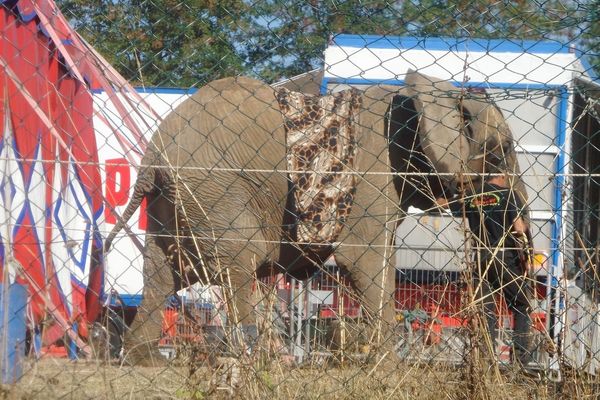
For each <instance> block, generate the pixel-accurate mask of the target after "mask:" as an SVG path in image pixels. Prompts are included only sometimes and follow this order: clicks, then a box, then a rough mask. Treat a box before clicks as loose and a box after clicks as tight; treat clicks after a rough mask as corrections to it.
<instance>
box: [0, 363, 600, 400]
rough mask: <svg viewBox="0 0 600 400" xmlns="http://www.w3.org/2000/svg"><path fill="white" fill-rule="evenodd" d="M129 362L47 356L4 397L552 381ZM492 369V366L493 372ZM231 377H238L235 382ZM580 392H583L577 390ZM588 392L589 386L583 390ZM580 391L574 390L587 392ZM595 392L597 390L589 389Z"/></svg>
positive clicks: (518, 389) (434, 395)
mask: <svg viewBox="0 0 600 400" xmlns="http://www.w3.org/2000/svg"><path fill="white" fill-rule="evenodd" d="M229 362H230V364H227V362H224V363H221V364H219V367H215V366H212V367H209V366H208V365H207V364H206V363H203V364H201V365H199V366H198V367H196V368H190V364H189V363H188V364H187V365H179V366H175V365H169V366H164V367H127V366H119V365H107V364H103V363H98V362H90V361H70V360H67V359H58V358H46V359H42V360H40V361H37V362H32V361H28V364H27V366H26V367H25V374H24V376H23V378H22V379H21V381H20V382H19V383H18V384H16V385H14V386H4V387H3V391H2V396H1V398H4V399H11V400H12V399H43V400H50V399H148V400H149V399H209V398H211V399H212V398H215V399H227V398H240V399H467V398H482V399H483V398H490V399H492V398H493V399H511V400H515V399H527V398H529V399H545V398H547V399H550V398H569V396H567V397H565V395H564V393H563V394H562V395H561V396H560V397H556V396H555V395H551V394H550V391H549V390H548V387H547V385H546V384H545V383H543V382H540V381H536V380H531V379H525V378H522V377H517V376H515V375H512V376H511V375H510V374H509V375H499V376H495V377H494V376H493V375H494V374H491V377H490V376H488V377H482V378H480V379H476V380H475V382H476V384H475V386H472V385H471V386H469V383H468V381H469V379H468V377H466V376H465V370H466V369H465V368H464V366H454V367H450V366H444V365H440V364H436V365H412V366H410V365H405V364H394V363H391V362H387V361H386V360H385V359H384V360H379V361H378V362H372V363H365V364H357V363H354V364H352V365H348V366H339V365H338V366H331V365H330V366H324V365H321V366H317V365H305V366H301V367H293V368H292V367H285V366H284V365H283V364H281V363H274V362H270V363H264V362H263V363H257V362H248V363H246V364H240V363H239V362H233V361H231V360H230V361H229ZM488 375H489V374H488ZM232 381H234V382H233V383H232ZM572 394H573V395H575V394H576V393H575V392H574V393H572ZM579 394H582V393H579ZM585 397H586V396H583V397H581V396H577V397H573V398H585ZM588 398H593V397H588Z"/></svg>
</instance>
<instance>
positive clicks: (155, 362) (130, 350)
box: [121, 340, 169, 367]
mask: <svg viewBox="0 0 600 400" xmlns="http://www.w3.org/2000/svg"><path fill="white" fill-rule="evenodd" d="M168 363H169V360H168V359H167V358H166V357H165V356H164V355H162V354H161V353H160V351H159V350H158V341H157V340H153V341H146V342H141V341H138V340H126V341H125V344H124V346H123V353H122V358H121V364H122V365H129V366H140V367H162V366H166V365H167V364H168Z"/></svg>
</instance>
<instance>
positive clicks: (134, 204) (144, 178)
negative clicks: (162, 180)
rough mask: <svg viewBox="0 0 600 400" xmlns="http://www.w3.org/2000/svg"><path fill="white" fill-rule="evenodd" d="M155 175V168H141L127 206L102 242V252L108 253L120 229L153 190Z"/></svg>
mask: <svg viewBox="0 0 600 400" xmlns="http://www.w3.org/2000/svg"><path fill="white" fill-rule="evenodd" d="M155 175H156V170H155V168H152V167H143V168H142V169H141V170H140V173H139V175H138V177H137V180H136V182H135V186H134V188H133V195H132V196H131V200H130V201H129V204H127V207H126V208H125V211H124V212H123V215H121V216H120V217H118V221H117V223H116V225H115V227H114V228H113V229H112V230H111V231H110V233H109V234H108V236H107V237H106V240H105V241H104V251H106V252H108V251H109V250H110V246H111V244H112V242H113V240H114V239H115V237H116V236H117V234H118V233H119V232H120V231H121V229H123V228H125V227H126V225H127V222H128V221H129V219H130V218H131V216H132V215H133V213H135V211H136V210H137V209H138V208H139V207H140V205H141V204H142V200H144V197H146V195H147V194H149V193H151V192H152V191H153V190H154V189H155V187H156V186H155Z"/></svg>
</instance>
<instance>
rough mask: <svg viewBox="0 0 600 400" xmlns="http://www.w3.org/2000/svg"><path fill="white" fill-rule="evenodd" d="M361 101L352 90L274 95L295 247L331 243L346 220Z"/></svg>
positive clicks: (353, 179)
mask: <svg viewBox="0 0 600 400" xmlns="http://www.w3.org/2000/svg"><path fill="white" fill-rule="evenodd" d="M361 100H362V98H361V96H360V92H358V91H357V90H354V89H351V90H345V91H342V92H338V93H335V94H332V95H328V96H309V95H305V94H303V93H297V92H292V91H289V90H287V89H279V90H278V92H277V101H278V103H279V107H280V109H281V112H282V116H283V119H284V124H285V128H286V133H287V138H286V140H287V161H288V167H289V171H290V172H289V174H290V179H291V181H292V183H293V185H294V200H295V204H296V215H297V240H298V241H299V242H304V243H318V244H324V243H325V244H327V243H333V242H335V241H336V239H337V237H338V235H339V234H340V232H341V230H342V228H343V226H344V223H345V221H346V218H347V217H348V215H349V214H350V210H351V207H352V202H353V199H354V193H355V190H356V176H355V174H354V172H355V171H354V161H355V158H356V151H357V146H356V140H355V131H356V124H357V119H358V113H359V111H360V107H361Z"/></svg>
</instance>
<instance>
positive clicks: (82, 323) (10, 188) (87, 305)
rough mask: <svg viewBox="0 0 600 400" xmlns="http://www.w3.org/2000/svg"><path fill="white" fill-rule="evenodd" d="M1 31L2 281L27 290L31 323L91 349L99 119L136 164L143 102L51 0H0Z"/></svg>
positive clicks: (96, 280)
mask: <svg viewBox="0 0 600 400" xmlns="http://www.w3.org/2000/svg"><path fill="white" fill-rule="evenodd" d="M0 32H1V34H2V35H1V37H0V121H1V128H0V203H1V206H0V269H1V273H0V279H1V280H2V282H4V283H12V282H18V283H22V284H24V285H26V286H27V287H28V292H29V296H30V299H29V303H28V304H29V307H28V310H29V316H30V319H29V320H30V323H31V325H32V326H33V325H35V324H39V323H40V322H41V321H49V320H50V321H52V323H50V324H47V323H46V324H45V326H46V328H45V329H44V333H43V341H44V343H45V344H51V343H53V342H54V341H55V340H56V339H58V338H59V337H62V336H63V335H64V334H65V332H67V333H68V334H69V335H70V336H71V339H72V340H73V341H74V342H75V343H77V345H78V346H79V347H80V348H82V349H83V350H84V351H86V350H87V347H86V345H85V340H82V338H85V336H86V335H87V332H86V329H85V327H86V322H91V321H94V320H95V319H96V318H97V317H98V315H99V313H100V311H101V302H102V294H103V282H104V265H103V254H102V236H101V234H100V232H101V229H100V228H101V225H102V223H103V213H104V207H105V204H106V203H105V201H104V200H105V199H104V198H103V195H102V182H101V175H100V165H99V163H98V147H97V146H96V137H95V135H94V126H93V124H94V121H96V122H98V121H100V122H101V123H103V124H105V125H106V126H109V127H111V129H112V134H114V135H116V137H117V138H118V139H119V143H120V144H121V146H122V147H123V152H124V154H129V155H132V157H133V158H132V159H131V160H130V162H134V159H139V154H140V153H141V152H143V150H144V147H145V144H146V142H145V140H144V137H143V132H144V130H147V129H148V128H149V127H146V126H144V119H143V118H140V112H141V111H140V110H141V107H145V106H144V104H145V103H144V101H143V100H142V99H141V98H140V97H139V96H138V95H137V93H136V91H135V90H133V88H131V87H130V85H129V84H128V83H127V82H126V81H125V80H124V79H123V78H122V77H121V76H120V75H119V74H118V73H117V72H116V71H115V70H114V69H113V68H112V67H111V66H110V65H109V64H108V63H107V62H106V61H105V60H104V59H103V58H102V57H101V56H100V55H99V54H98V53H96V52H95V51H94V49H93V48H92V47H91V46H89V45H88V44H87V43H86V42H85V41H84V40H83V39H82V38H81V37H80V36H79V35H78V34H77V33H76V32H75V31H74V30H73V29H72V28H71V27H70V26H69V24H68V23H67V21H66V19H65V18H64V16H63V15H62V14H61V12H60V10H59V9H58V8H57V6H56V4H55V3H54V1H52V0H17V1H15V0H12V1H6V0H0ZM92 90H103V91H104V92H105V93H106V94H107V95H108V99H109V101H110V102H111V103H112V104H111V108H112V109H113V110H116V112H117V113H118V116H119V118H118V119H119V120H120V121H122V123H123V125H122V126H119V127H117V126H116V125H115V123H114V122H113V121H111V120H110V118H107V117H106V115H103V114H101V113H99V112H95V111H94V107H93V101H92ZM143 110H144V112H145V113H148V112H150V113H152V110H151V109H150V108H149V107H145V108H144V109H143ZM146 115H147V114H146ZM151 115H152V114H151ZM155 119H158V117H157V116H155ZM124 130H125V131H127V135H126V136H125V135H123V133H122V132H123V131H124ZM132 137H133V138H134V141H135V143H132V140H131V138H132ZM48 317H51V318H48ZM75 326H77V327H78V329H76V330H73V329H69V328H73V327H75Z"/></svg>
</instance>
